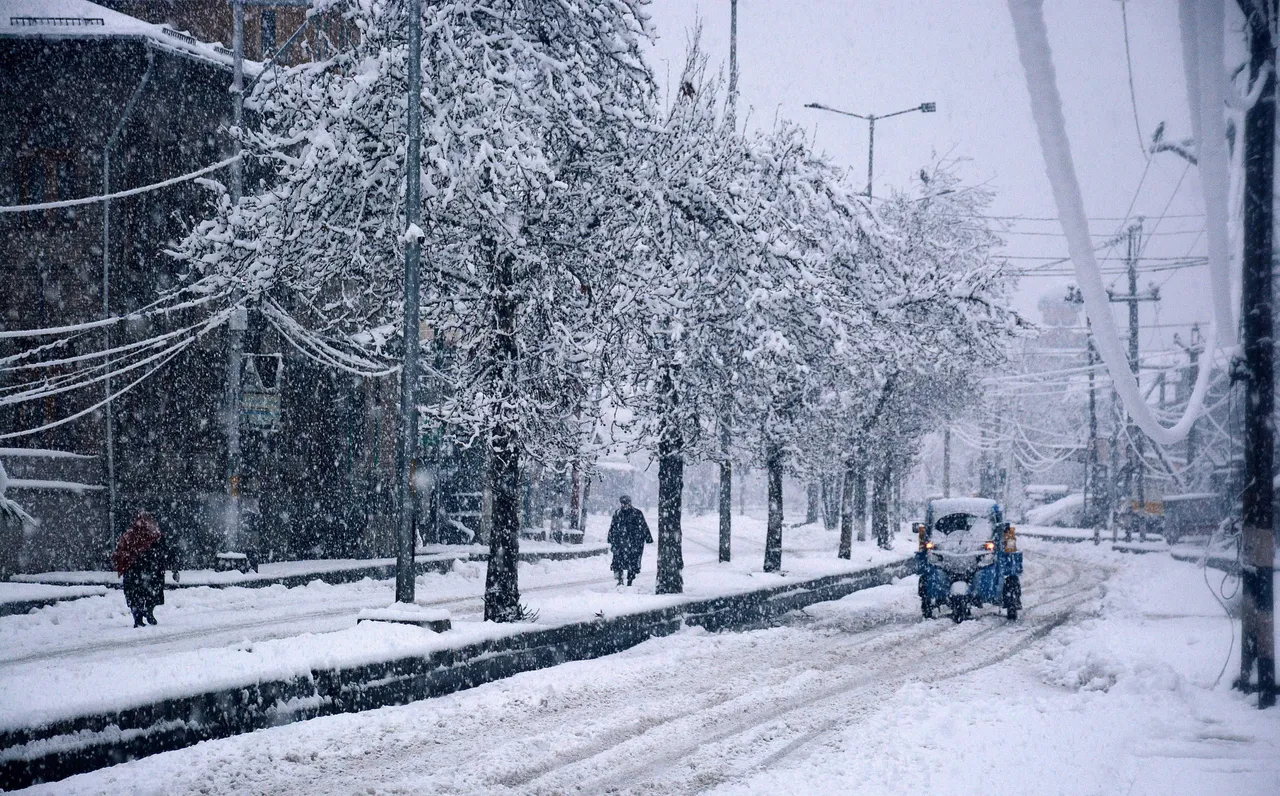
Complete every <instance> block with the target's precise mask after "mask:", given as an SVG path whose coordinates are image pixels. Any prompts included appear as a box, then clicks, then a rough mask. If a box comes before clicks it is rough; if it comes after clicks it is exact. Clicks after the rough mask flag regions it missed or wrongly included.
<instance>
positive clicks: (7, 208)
mask: <svg viewBox="0 0 1280 796" xmlns="http://www.w3.org/2000/svg"><path fill="white" fill-rule="evenodd" d="M239 160H240V155H232V156H231V157H229V158H227V159H226V160H220V161H218V162H217V163H214V164H212V165H210V166H205V167H204V168H202V169H198V170H196V171H192V172H188V173H187V174H182V175H179V176H177V177H171V178H169V179H167V180H164V181H163V182H155V183H152V184H150V185H143V186H140V187H138V188H130V189H128V190H125V191H116V192H115V193H108V194H102V195H101V196H86V197H84V198H82V199H63V200H61V201H58V202H41V203H40V204H34V205H0V213H34V212H36V211H37V210H59V209H61V208H64V207H77V206H79V205H92V204H98V203H100V202H106V201H109V200H112V199H123V198H125V197H127V196H137V195H138V194H140V193H147V192H149V191H158V190H160V189H161V188H168V187H169V186H171V185H177V184H178V183H180V182H186V181H187V180H194V179H195V178H197V177H203V176H204V175H206V174H208V173H209V172H212V171H217V170H218V169H221V168H224V167H226V166H230V165H231V164H232V163H237V162H239Z"/></svg>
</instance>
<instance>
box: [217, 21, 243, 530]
mask: <svg viewBox="0 0 1280 796" xmlns="http://www.w3.org/2000/svg"><path fill="white" fill-rule="evenodd" d="M230 2H231V14H232V20H233V31H232V37H231V51H232V61H233V66H232V73H231V102H232V105H231V126H232V128H234V130H235V132H234V133H233V135H237V136H238V135H239V134H240V128H241V127H242V125H243V124H244V3H243V2H241V0H230ZM237 143H238V142H237ZM229 190H230V194H231V203H232V204H233V205H234V204H235V203H237V202H239V201H240V197H241V196H243V192H244V159H243V158H241V159H239V160H236V161H234V162H233V163H232V164H231V185H230V186H229ZM240 298H241V295H240V293H239V292H238V291H237V292H236V294H235V299H236V300H237V306H236V307H234V308H233V309H232V312H231V318H230V320H229V321H228V323H227V394H226V404H227V406H226V434H227V511H226V517H225V519H226V527H225V529H224V531H223V548H224V550H226V551H228V552H234V551H237V549H238V548H239V546H240V478H241V473H240V467H241V457H240V391H241V386H242V385H241V384H240V378H241V376H240V371H241V367H242V364H243V360H244V334H245V331H247V330H248V328H249V314H248V311H247V310H246V309H245V307H244V306H241V305H239V303H238V300H239V299H240Z"/></svg>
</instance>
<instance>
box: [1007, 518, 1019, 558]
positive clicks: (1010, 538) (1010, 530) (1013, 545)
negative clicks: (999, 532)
mask: <svg viewBox="0 0 1280 796" xmlns="http://www.w3.org/2000/svg"><path fill="white" fill-rule="evenodd" d="M1004 551H1005V552H1006V553H1016V552H1018V529H1017V528H1015V527H1013V526H1012V525H1006V526H1005V528H1004Z"/></svg>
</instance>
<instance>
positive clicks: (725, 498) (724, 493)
mask: <svg viewBox="0 0 1280 796" xmlns="http://www.w3.org/2000/svg"><path fill="white" fill-rule="evenodd" d="M729 420H730V418H729V413H728V411H722V412H721V415H720V455H721V457H722V458H721V460H720V561H722V562H724V561H728V560H729V557H730V553H731V552H732V550H731V548H732V533H733V462H732V461H730V459H729V435H730V429H729Z"/></svg>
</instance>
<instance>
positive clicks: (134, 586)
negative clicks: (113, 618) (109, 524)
mask: <svg viewBox="0 0 1280 796" xmlns="http://www.w3.org/2000/svg"><path fill="white" fill-rule="evenodd" d="M111 563H112V564H113V565H115V568H116V574H118V575H120V577H121V578H123V579H124V599H125V602H126V603H128V605H129V612H130V613H132V614H133V626H134V627H142V626H143V623H144V621H145V622H150V623H151V624H153V625H154V624H156V613H155V611H156V606H157V605H164V571H165V570H166V569H172V570H173V579H174V580H177V579H178V567H177V563H176V561H175V560H174V550H173V548H172V547H171V546H170V545H169V541H168V539H166V538H165V536H164V534H163V533H161V532H160V525H159V523H157V522H156V519H155V517H152V516H151V514H150V513H149V512H146V511H143V512H139V514H138V518H137V519H135V520H134V521H133V525H131V526H129V530H127V531H125V533H124V536H121V537H120V541H119V542H118V543H117V544H116V551H115V553H113V554H112V556H111Z"/></svg>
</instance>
